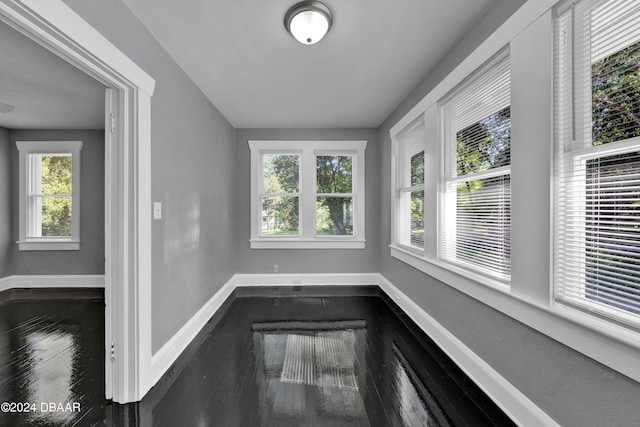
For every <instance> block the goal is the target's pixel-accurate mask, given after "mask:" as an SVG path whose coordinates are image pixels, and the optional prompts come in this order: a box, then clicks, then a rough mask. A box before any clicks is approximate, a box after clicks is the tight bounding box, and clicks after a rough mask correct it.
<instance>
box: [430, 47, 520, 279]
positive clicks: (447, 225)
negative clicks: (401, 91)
mask: <svg viewBox="0 0 640 427" xmlns="http://www.w3.org/2000/svg"><path fill="white" fill-rule="evenodd" d="M505 62H507V67H508V69H509V76H510V75H511V66H510V51H509V48H508V47H507V48H504V49H502V50H501V51H500V52H498V53H497V54H496V55H494V56H493V57H492V58H491V59H489V60H488V61H487V62H486V63H485V64H483V65H481V66H480V67H478V68H477V69H476V70H475V71H474V72H473V73H471V74H470V75H469V76H468V77H467V78H465V79H464V80H463V81H462V82H461V83H460V85H459V86H458V87H457V88H456V89H454V90H453V91H452V92H451V93H450V94H448V95H446V96H445V97H443V98H442V99H441V100H440V101H439V102H438V104H439V109H440V130H439V132H440V135H441V138H440V141H439V143H440V144H441V145H442V148H441V153H442V175H441V193H440V207H441V209H440V227H439V240H438V257H439V259H440V260H441V261H442V262H444V263H450V264H453V265H456V266H457V267H459V268H461V269H464V270H469V271H472V272H474V273H476V274H480V275H483V276H487V277H489V278H490V279H492V280H495V281H497V282H500V283H504V284H505V285H507V286H508V285H509V283H510V281H511V273H510V268H509V274H508V275H507V274H500V273H497V272H493V271H491V269H489V268H483V267H482V266H481V265H479V264H480V263H479V262H478V263H477V264H476V263H472V262H471V261H467V260H464V259H461V258H458V256H456V252H457V248H458V243H457V241H458V237H459V234H458V230H457V217H458V209H457V208H458V204H457V201H458V190H457V187H458V185H459V184H463V183H468V182H472V181H480V180H484V179H490V178H498V177H509V180H510V179H511V160H509V165H505V166H500V167H495V168H490V169H486V170H482V171H477V172H471V173H467V174H465V175H458V172H457V158H458V151H457V132H459V131H461V129H458V128H454V127H453V126H451V125H450V124H449V123H447V120H446V118H447V117H448V113H447V111H448V109H449V108H451V107H450V106H451V105H452V104H455V102H456V101H457V100H458V99H459V98H460V97H462V96H465V95H469V93H468V88H469V87H471V86H473V85H474V84H475V83H477V82H478V81H479V80H482V79H483V78H484V77H485V76H487V75H490V74H491V73H493V72H494V71H495V70H496V69H498V68H499V67H501V66H503V65H504V63H505ZM510 80H511V79H510V77H509V85H508V92H509V104H508V105H507V106H502V105H501V104H500V107H499V109H498V110H497V111H493V109H492V110H491V111H493V112H492V113H491V114H490V115H489V116H486V117H483V116H484V113H480V114H479V113H477V112H474V113H472V116H473V117H474V119H472V120H471V121H470V123H467V124H465V127H464V128H463V129H465V128H466V127H467V126H469V125H470V124H475V123H479V122H481V121H482V120H485V119H486V118H488V117H490V116H492V115H494V114H496V113H498V112H500V111H502V110H503V109H504V108H507V107H509V108H510V107H511V101H510V98H511V96H510V93H511V81H510ZM473 95H476V92H474V93H473ZM483 96H486V94H483ZM492 102H494V101H492ZM465 114H466V115H469V114H470V113H469V111H465ZM453 116H454V117H455V118H457V114H455V113H454V114H453ZM476 117H477V118H476ZM466 121H469V120H468V117H467V120H466ZM509 126H510V127H511V125H509ZM509 144H511V143H510V142H509ZM509 150H511V149H510V148H509ZM510 188H511V183H510V182H509V196H508V197H509V203H508V204H509V206H510V204H511V194H510ZM510 228H511V221H510V217H509V232H510ZM447 252H452V253H451V254H448V253H447Z"/></svg>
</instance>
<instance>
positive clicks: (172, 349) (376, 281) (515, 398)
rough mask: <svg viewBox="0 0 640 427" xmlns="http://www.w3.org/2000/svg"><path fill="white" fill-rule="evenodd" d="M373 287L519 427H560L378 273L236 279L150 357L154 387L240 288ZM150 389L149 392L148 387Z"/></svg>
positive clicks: (238, 277) (244, 276)
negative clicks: (379, 289)
mask: <svg viewBox="0 0 640 427" xmlns="http://www.w3.org/2000/svg"><path fill="white" fill-rule="evenodd" d="M274 285H275V286H277V285H285V286H288V285H296V286H298V285H299V286H311V285H337V286H339V285H348V286H358V285H377V286H379V287H380V288H381V289H382V290H383V291H384V292H385V293H386V294H387V295H388V296H389V297H390V298H391V299H392V300H393V301H394V302H395V303H396V304H397V305H398V306H399V307H400V308H401V309H402V310H403V311H404V312H405V313H406V314H407V315H408V316H409V317H410V318H411V319H412V320H413V321H414V322H415V323H416V324H417V325H418V326H419V327H420V328H421V329H422V330H423V331H424V332H425V333H426V334H427V335H428V336H429V337H431V339H433V341H434V342H435V343H436V344H437V345H438V346H439V347H440V348H441V349H442V350H443V351H444V352H445V353H446V354H447V355H448V356H449V357H450V358H451V359H452V360H453V361H454V362H455V363H456V364H457V365H458V366H459V367H460V368H461V369H462V370H463V371H464V372H465V373H466V374H467V375H468V376H469V377H470V378H471V379H472V380H473V381H474V382H475V383H476V384H477V385H478V386H479V387H480V388H481V389H482V390H483V391H484V392H485V393H486V394H487V395H488V396H489V397H490V398H491V399H492V400H493V401H494V402H495V403H496V404H497V405H498V406H499V407H500V408H501V409H502V410H503V411H504V412H505V413H506V414H508V415H509V416H510V417H511V418H512V419H513V421H514V422H516V423H517V424H519V425H523V426H529V425H544V426H549V427H551V426H558V424H557V423H556V422H555V421H553V419H551V418H550V417H549V416H548V415H547V414H546V413H545V412H544V411H542V410H541V409H540V408H539V407H538V406H536V405H535V404H534V403H533V402H532V401H531V400H529V399H528V398H527V397H526V396H525V395H524V394H522V392H520V390H518V389H517V388H516V387H515V386H513V385H512V384H511V383H509V382H508V381H507V380H506V379H505V378H504V377H502V376H501V375H500V374H499V373H498V372H497V371H495V370H494V369H493V368H492V367H491V366H490V365H489V364H487V363H486V362H485V361H484V360H483V359H482V358H480V356H478V355H477V354H475V353H474V352H473V351H471V350H470V349H469V348H468V347H467V346H465V345H464V344H463V343H462V342H461V341H460V340H459V339H457V338H456V337H455V336H454V335H453V334H451V333H450V332H449V331H447V330H446V329H445V328H444V327H443V326H442V325H440V324H439V323H438V322H437V321H436V320H435V319H434V318H433V317H431V316H429V314H427V313H426V312H425V311H424V310H423V309H422V308H420V307H419V306H418V305H417V304H416V303H415V302H413V301H412V300H411V299H410V298H409V297H407V296H406V295H405V294H404V293H403V292H402V291H400V290H399V289H398V288H397V287H395V286H394V285H393V284H392V283H391V282H389V281H388V280H387V279H386V278H385V277H384V276H382V275H381V274H379V273H363V274H236V275H235V276H233V277H232V278H231V279H230V280H229V281H228V282H227V283H226V284H225V285H224V286H223V287H222V288H221V289H220V290H219V291H218V292H217V293H216V294H215V295H214V296H213V297H211V299H210V300H209V301H207V303H206V304H204V305H203V306H202V308H201V309H200V310H199V311H198V312H197V313H196V314H195V315H194V316H193V317H192V318H191V319H190V320H189V321H188V322H187V323H186V324H185V325H184V326H183V327H182V328H181V329H180V330H179V331H178V332H177V333H176V334H175V335H174V336H173V337H172V338H171V339H170V340H169V341H168V342H167V343H166V344H165V345H164V346H162V348H161V349H160V350H159V351H158V352H157V353H156V354H154V355H153V357H152V361H151V365H152V366H151V370H152V375H151V378H152V380H153V384H152V385H155V384H156V383H157V382H158V381H159V380H160V378H161V377H162V376H163V375H164V374H165V372H166V371H167V370H168V369H169V368H170V367H171V365H173V363H174V362H175V361H176V359H177V358H178V356H180V354H182V352H183V351H184V350H185V349H186V348H187V346H188V345H189V344H190V343H191V341H193V339H194V338H195V337H196V335H197V334H198V333H199V332H200V330H202V328H203V327H204V326H205V325H206V324H207V322H208V321H209V319H211V317H212V316H213V315H214V314H215V312H216V311H217V310H218V309H219V308H220V307H221V306H222V304H223V303H224V301H225V300H226V299H227V298H229V296H230V295H231V294H232V293H233V291H234V290H235V289H236V287H238V286H274ZM149 388H151V387H149Z"/></svg>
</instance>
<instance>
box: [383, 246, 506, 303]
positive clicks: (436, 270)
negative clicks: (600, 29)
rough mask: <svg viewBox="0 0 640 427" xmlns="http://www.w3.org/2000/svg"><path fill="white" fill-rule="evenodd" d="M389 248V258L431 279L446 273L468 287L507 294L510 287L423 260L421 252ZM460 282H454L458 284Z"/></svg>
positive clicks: (441, 263) (464, 271)
mask: <svg viewBox="0 0 640 427" xmlns="http://www.w3.org/2000/svg"><path fill="white" fill-rule="evenodd" d="M389 247H390V248H391V256H392V257H393V258H396V259H398V260H400V261H402V262H404V263H405V264H409V265H410V266H412V267H414V268H417V269H418V270H420V271H422V272H423V273H426V274H428V275H430V276H433V277H438V276H439V275H440V274H442V273H443V272H444V271H446V272H447V273H453V274H455V275H456V276H458V277H459V279H463V280H464V282H465V284H468V285H469V286H485V287H490V288H493V289H495V290H498V291H500V292H508V291H509V289H510V286H509V284H508V283H505V282H502V281H500V280H497V279H492V278H490V277H487V276H484V275H482V274H479V273H476V272H474V271H473V270H468V269H466V268H464V267H458V266H456V265H455V264H449V263H443V262H439V261H435V260H430V259H428V258H425V257H424V255H423V252H418V251H415V250H411V249H407V248H404V247H401V246H395V245H390V246H389ZM459 281H460V280H456V282H459Z"/></svg>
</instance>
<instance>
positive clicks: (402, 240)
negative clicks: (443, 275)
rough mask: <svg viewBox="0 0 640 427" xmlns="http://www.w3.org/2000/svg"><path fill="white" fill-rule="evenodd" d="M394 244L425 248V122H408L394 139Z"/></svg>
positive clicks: (420, 120)
mask: <svg viewBox="0 0 640 427" xmlns="http://www.w3.org/2000/svg"><path fill="white" fill-rule="evenodd" d="M396 144H397V148H396V158H397V161H396V168H397V171H396V175H397V176H396V186H397V189H396V194H395V197H396V206H395V223H396V225H395V227H396V232H395V240H396V243H398V244H401V245H405V246H408V247H409V248H412V249H419V250H423V249H424V244H425V242H424V223H425V209H424V207H425V204H424V191H425V188H424V184H425V183H424V174H425V167H424V161H425V157H424V156H425V149H424V144H425V142H424V121H423V120H422V118H420V119H419V120H418V121H416V122H414V123H411V124H410V125H409V126H407V128H406V129H404V130H403V131H402V132H401V133H400V135H399V136H398V137H397V141H396Z"/></svg>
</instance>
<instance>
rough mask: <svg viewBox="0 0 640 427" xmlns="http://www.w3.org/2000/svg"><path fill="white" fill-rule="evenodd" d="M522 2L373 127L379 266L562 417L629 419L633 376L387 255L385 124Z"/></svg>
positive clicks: (498, 6)
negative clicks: (376, 152) (377, 168)
mask: <svg viewBox="0 0 640 427" xmlns="http://www.w3.org/2000/svg"><path fill="white" fill-rule="evenodd" d="M522 3H524V1H522V0H518V1H514V0H497V1H496V3H495V4H494V5H493V6H492V7H491V8H490V9H489V11H488V12H487V13H486V14H485V15H484V17H483V18H481V19H480V20H479V21H478V22H476V24H475V25H474V26H473V27H472V28H471V29H470V30H469V32H468V33H467V34H466V35H465V36H464V37H463V38H462V39H461V40H460V42H459V43H458V44H457V45H456V46H455V47H454V48H453V49H452V50H451V51H450V52H449V53H448V54H447V55H446V57H445V58H444V59H443V60H442V61H441V62H440V64H438V66H437V67H435V69H434V70H433V71H432V72H431V73H429V74H428V75H427V76H426V77H425V79H424V80H423V81H422V83H420V85H419V86H418V87H417V88H416V89H415V90H414V91H413V92H412V93H411V94H410V95H409V96H408V97H407V98H406V99H405V100H404V101H403V102H402V103H401V104H400V106H399V107H398V108H397V109H396V111H394V112H393V113H392V114H391V115H390V116H389V117H388V118H387V119H386V120H385V122H384V123H383V125H382V126H381V127H380V128H379V136H378V138H379V141H380V145H381V164H380V166H381V174H382V181H381V184H382V186H381V191H382V199H381V206H380V211H381V212H382V227H381V238H382V242H381V245H380V251H381V252H380V258H379V259H380V272H381V273H382V274H383V275H384V276H385V277H387V278H388V279H389V280H390V281H391V282H392V283H394V284H395V285H396V286H397V287H399V288H400V289H401V290H402V291H403V292H404V293H405V294H406V295H407V296H409V297H410V298H411V299H412V300H413V301H415V302H416V303H417V304H418V305H419V306H420V307H422V308H423V309H424V310H425V311H426V312H428V313H429V315H431V316H432V317H433V318H435V319H436V320H437V321H438V322H439V323H440V324H442V325H443V326H444V327H445V328H447V329H448V330H449V331H450V332H451V333H453V334H454V335H455V336H456V337H457V338H458V339H460V340H461V341H462V342H463V343H464V344H465V345H467V346H468V347H469V348H470V349H471V350H473V351H474V352H475V353H476V354H478V355H479V356H481V357H482V358H483V359H484V360H485V361H486V362H487V363H489V364H490V365H491V366H492V367H493V368H494V369H495V370H497V371H498V372H499V373H500V374H501V375H503V376H504V377H505V378H506V379H507V380H508V381H510V382H511V383H512V384H513V385H515V386H516V387H517V388H519V389H520V390H521V391H522V392H523V393H524V394H525V395H526V396H527V397H529V398H530V399H531V400H532V401H533V402H535V403H536V404H537V405H538V406H539V407H540V408H542V409H543V410H544V411H545V412H547V413H548V414H549V415H550V416H551V417H552V418H554V419H555V420H556V421H558V422H559V423H560V424H561V425H566V426H570V425H573V426H604V425H620V426H622V425H636V424H637V422H638V420H639V419H640V405H639V403H640V402H639V400H640V384H638V383H637V382H635V381H633V380H631V379H629V378H627V377H625V376H623V375H621V374H618V373H617V372H615V371H613V370H611V369H609V368H606V367H604V366H603V365H601V364H599V363H597V362H595V361H593V360H591V359H589V358H588V357H586V356H584V355H582V354H580V353H578V352H576V351H573V350H571V349H570V348H568V347H566V346H564V345H562V344H559V343H558V342H556V341H554V340H552V339H550V338H548V337H546V336H545V335H542V334H540V333H538V332H536V331H534V330H532V329H530V328H528V327H527V326H524V325H523V324H521V323H519V322H517V321H515V320H513V319H512V318H510V317H508V316H505V315H503V314H501V313H499V312H497V311H496V310H493V309H492V308H490V307H487V306H486V305H484V304H482V303H480V302H478V301H476V300H474V299H472V298H470V297H468V296H466V295H464V294H462V293H460V292H458V291H456V290H454V289H453V288H451V287H449V286H447V285H445V284H443V283H441V282H439V281H437V280H435V279H433V278H431V277H429V276H427V275H425V274H423V273H421V272H419V271H417V270H415V269H413V268H412V267H410V266H408V265H406V264H404V263H402V262H400V261H397V260H395V259H394V258H391V256H390V255H389V248H388V245H389V243H390V236H391V218H390V214H391V212H390V208H389V204H388V197H386V195H388V194H390V191H391V188H390V182H391V141H390V136H389V130H390V128H391V127H392V126H393V125H394V124H395V123H396V122H397V121H398V120H399V119H400V118H401V117H403V116H404V115H405V114H406V113H407V112H408V111H409V110H410V109H411V108H412V107H413V106H414V105H415V104H416V103H417V102H418V101H419V100H421V99H422V98H423V97H424V96H425V95H426V94H427V93H428V92H429V91H430V90H431V89H432V88H433V87H435V86H436V85H437V84H438V83H439V82H440V81H441V80H442V79H443V78H444V77H445V76H446V75H447V74H448V73H449V72H450V71H452V70H453V69H454V68H455V66H456V65H457V64H459V63H460V62H461V61H462V60H463V59H464V58H465V57H466V56H467V55H468V54H469V53H470V52H471V51H472V50H473V49H474V48H475V47H476V46H478V45H479V44H480V43H481V42H482V41H483V40H484V39H485V38H486V37H487V36H488V35H489V34H490V33H491V32H492V31H493V30H494V29H496V28H497V27H498V26H499V25H500V24H501V23H502V22H503V21H504V20H505V19H506V18H507V17H509V16H510V15H511V14H512V13H513V12H514V11H515V10H516V9H517V8H518V7H519V6H520V5H521V4H522Z"/></svg>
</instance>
